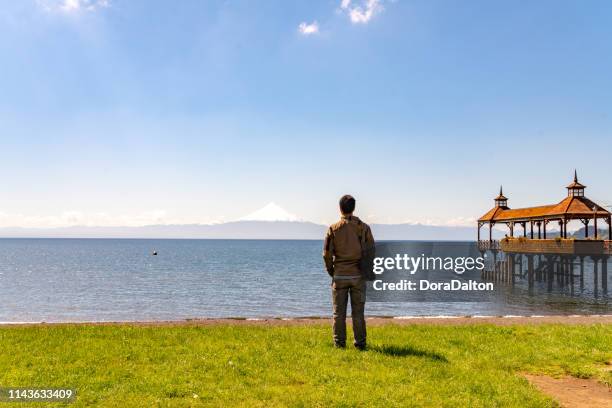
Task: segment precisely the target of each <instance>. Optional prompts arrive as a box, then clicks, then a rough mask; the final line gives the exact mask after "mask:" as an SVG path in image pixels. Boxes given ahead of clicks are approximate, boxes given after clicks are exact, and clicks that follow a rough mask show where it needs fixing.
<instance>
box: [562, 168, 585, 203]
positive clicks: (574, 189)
mask: <svg viewBox="0 0 612 408" xmlns="http://www.w3.org/2000/svg"><path fill="white" fill-rule="evenodd" d="M585 187H586V186H585V185H583V184H580V182H579V181H578V171H576V169H574V182H573V183H572V184H570V185H569V186H567V187H566V188H567V195H568V196H572V197H584V189H585Z"/></svg>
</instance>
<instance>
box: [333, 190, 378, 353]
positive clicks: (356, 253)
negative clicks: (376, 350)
mask: <svg viewBox="0 0 612 408" xmlns="http://www.w3.org/2000/svg"><path fill="white" fill-rule="evenodd" d="M353 211H355V199H354V198H353V197H351V196H350V195H345V196H343V197H342V198H341V199H340V213H341V215H342V217H341V218H340V221H338V222H337V223H335V224H333V225H331V226H330V227H329V229H328V230H327V234H326V236H325V243H324V245H323V259H324V260H325V269H327V273H329V275H330V276H331V277H332V301H333V305H334V344H335V346H336V347H345V346H346V307H347V304H348V299H349V296H350V298H351V317H352V320H353V334H354V336H355V343H354V344H355V347H357V348H358V349H360V350H363V349H365V347H366V324H365V317H364V309H365V300H366V284H365V279H364V276H363V275H362V272H361V268H360V261H361V257H362V253H363V252H364V251H366V250H367V249H368V248H373V247H374V237H373V236H372V232H371V231H370V227H368V225H367V224H365V223H364V222H362V221H361V220H360V219H359V218H357V217H355V216H354V215H353Z"/></svg>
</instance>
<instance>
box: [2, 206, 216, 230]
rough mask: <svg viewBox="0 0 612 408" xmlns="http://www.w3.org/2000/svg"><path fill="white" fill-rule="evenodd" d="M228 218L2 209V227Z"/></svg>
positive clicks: (159, 212) (137, 224)
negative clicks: (52, 212) (31, 212)
mask: <svg viewBox="0 0 612 408" xmlns="http://www.w3.org/2000/svg"><path fill="white" fill-rule="evenodd" d="M222 221H225V217H219V218H211V217H199V216H195V217H173V216H171V215H170V214H169V213H168V212H167V211H165V210H151V211H145V212H141V213H135V214H109V213H106V212H98V213H88V212H82V211H65V212H63V213H61V214H55V215H31V214H19V213H6V212H2V211H0V228H62V227H77V226H78V227H141V226H145V225H177V224H215V223H219V222H222Z"/></svg>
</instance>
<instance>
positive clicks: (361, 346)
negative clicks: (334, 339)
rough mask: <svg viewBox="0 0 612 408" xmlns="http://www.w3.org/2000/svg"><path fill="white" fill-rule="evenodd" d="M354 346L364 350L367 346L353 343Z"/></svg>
mask: <svg viewBox="0 0 612 408" xmlns="http://www.w3.org/2000/svg"><path fill="white" fill-rule="evenodd" d="M355 348H356V349H357V350H359V351H365V350H366V349H367V346H366V345H365V344H355Z"/></svg>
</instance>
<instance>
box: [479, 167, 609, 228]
mask: <svg viewBox="0 0 612 408" xmlns="http://www.w3.org/2000/svg"><path fill="white" fill-rule="evenodd" d="M584 187H585V186H584V185H582V184H580V183H579V182H578V176H577V174H576V172H575V171H574V182H573V183H572V184H570V185H569V186H568V187H567V188H584ZM500 197H502V198H501V199H506V198H505V197H504V196H503V194H502V192H501V189H500V192H499V196H498V197H497V198H496V199H495V201H498V200H500ZM609 215H610V211H608V210H606V209H605V208H603V207H602V206H600V205H598V204H596V203H594V202H593V201H591V200H589V199H588V198H586V197H583V196H574V195H570V196H568V197H566V198H565V199H563V200H562V201H561V202H560V203H558V204H550V205H541V206H538V207H527V208H516V209H510V208H508V207H505V206H502V207H500V206H496V207H493V208H492V209H490V210H489V211H488V212H487V213H486V214H484V215H483V216H482V217H480V218H479V219H478V221H479V222H495V221H500V222H508V221H527V220H537V219H539V220H544V219H556V218H566V219H576V218H590V217H593V216H598V217H602V216H603V217H606V216H609Z"/></svg>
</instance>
